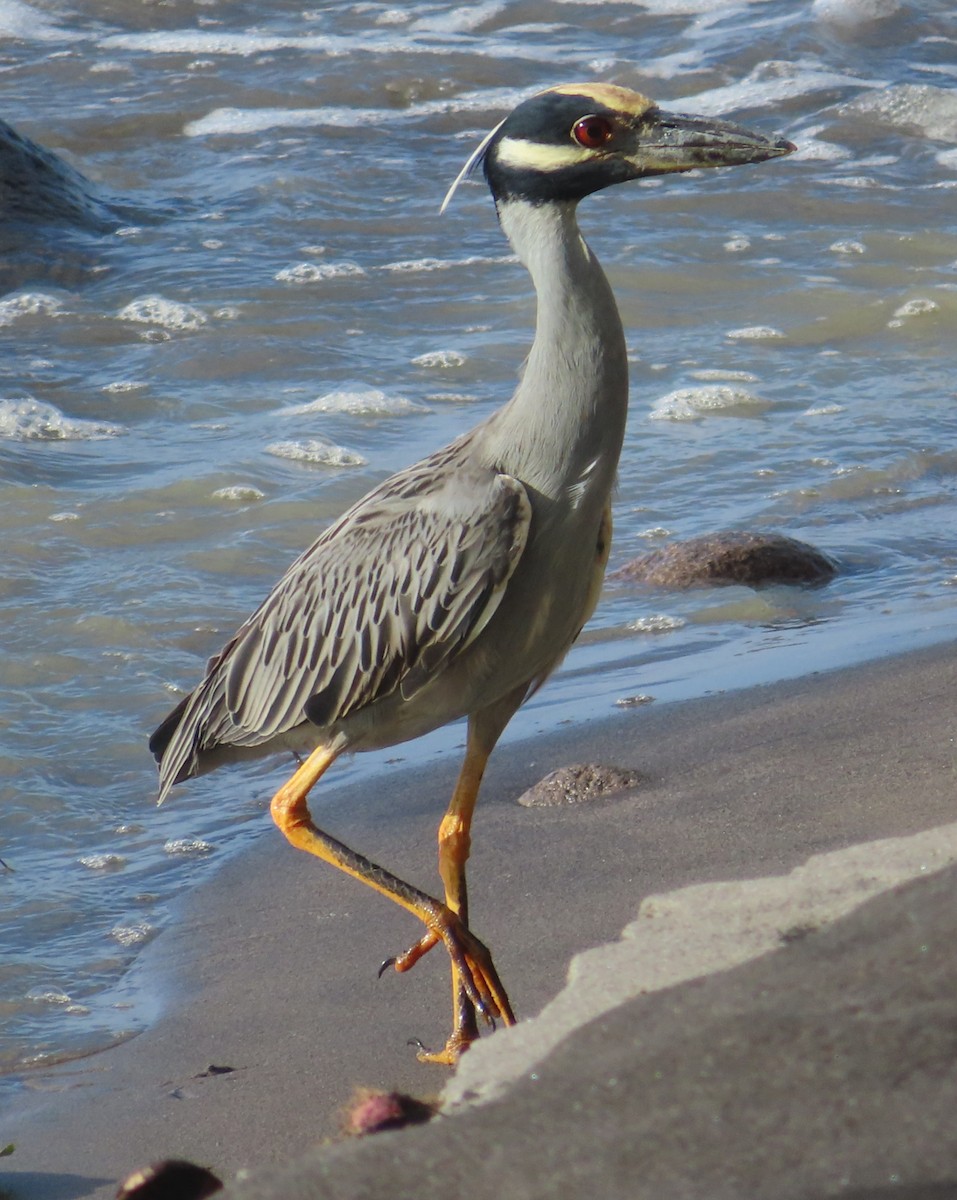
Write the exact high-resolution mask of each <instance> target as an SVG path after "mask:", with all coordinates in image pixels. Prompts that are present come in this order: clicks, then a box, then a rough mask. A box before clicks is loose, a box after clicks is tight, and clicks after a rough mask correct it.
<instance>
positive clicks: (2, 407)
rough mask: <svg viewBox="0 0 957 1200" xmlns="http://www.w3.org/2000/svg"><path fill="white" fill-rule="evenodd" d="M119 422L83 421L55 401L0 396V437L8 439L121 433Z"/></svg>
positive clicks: (45, 439) (78, 437)
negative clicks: (5, 398) (8, 398)
mask: <svg viewBox="0 0 957 1200" xmlns="http://www.w3.org/2000/svg"><path fill="white" fill-rule="evenodd" d="M125 432H126V430H125V429H124V428H123V426H122V425H114V424H113V423H112V422H109V421H86V420H82V419H81V418H79V417H68V416H66V415H65V414H64V413H62V412H61V411H60V410H59V409H58V408H57V407H56V406H55V405H53V404H48V403H47V402H46V401H44V400H35V399H34V398H33V397H32V396H28V397H25V398H24V399H21V400H2V399H0V438H6V439H7V440H8V441H12V442H74V441H96V440H99V439H101V438H110V437H117V436H119V435H120V434H123V433H125Z"/></svg>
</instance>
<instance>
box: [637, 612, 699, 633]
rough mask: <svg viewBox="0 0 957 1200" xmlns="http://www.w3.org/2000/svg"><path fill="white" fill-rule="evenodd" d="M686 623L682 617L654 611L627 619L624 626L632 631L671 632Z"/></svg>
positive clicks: (681, 627)
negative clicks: (650, 613) (631, 619)
mask: <svg viewBox="0 0 957 1200" xmlns="http://www.w3.org/2000/svg"><path fill="white" fill-rule="evenodd" d="M686 624H687V622H686V621H685V619H684V618H683V617H669V616H668V615H667V613H655V614H653V615H652V616H648V617H638V618H637V619H636V620H634V621H629V622H628V625H627V627H626V628H628V629H630V630H631V631H632V632H633V633H673V632H674V631H675V630H676V629H683V628H684V626H685V625H686Z"/></svg>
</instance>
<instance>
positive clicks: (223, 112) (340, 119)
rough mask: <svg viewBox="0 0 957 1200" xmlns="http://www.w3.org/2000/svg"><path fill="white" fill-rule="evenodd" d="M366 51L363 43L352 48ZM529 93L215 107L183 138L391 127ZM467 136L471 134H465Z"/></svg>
mask: <svg viewBox="0 0 957 1200" xmlns="http://www.w3.org/2000/svg"><path fill="white" fill-rule="evenodd" d="M357 48H358V49H367V48H368V47H367V46H366V44H365V42H363V44H362V45H361V46H356V45H353V46H352V47H351V50H350V52H354V51H355V50H356V49H357ZM528 94H529V89H527V88H525V89H519V88H488V89H486V90H484V91H478V92H465V93H463V94H462V95H461V96H448V97H443V98H441V99H437V100H427V101H424V102H422V103H420V104H416V105H415V106H414V107H411V108H409V109H408V110H407V111H401V110H397V109H394V108H349V107H347V106H342V107H338V106H333V105H325V106H323V107H322V108H216V109H213V111H212V112H209V113H207V114H206V116H205V117H198V118H197V119H196V120H195V121H189V122H187V124H186V125H184V126H183V133H184V134H185V136H186V137H207V136H209V135H211V134H246V133H262V132H263V131H264V130H267V129H273V128H276V127H280V128H282V127H288V128H296V129H301V128H311V127H314V126H326V127H328V126H333V127H337V128H340V129H355V128H357V127H358V126H362V125H394V124H395V123H396V122H397V121H402V120H408V121H417V122H418V121H421V119H422V118H423V117H428V116H430V115H433V114H444V113H460V112H465V113H467V112H489V113H499V114H501V113H502V112H504V111H506V110H508V109H510V108H514V107H515V105H516V104H517V103H518V102H519V100H521V99H523V98H524V97H525V96H527V95H528ZM469 136H470V137H471V136H472V135H469Z"/></svg>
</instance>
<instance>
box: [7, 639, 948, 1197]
mask: <svg viewBox="0 0 957 1200" xmlns="http://www.w3.org/2000/svg"><path fill="white" fill-rule="evenodd" d="M955 681H957V644H955V643H950V644H947V645H944V646H941V645H936V646H933V647H931V648H929V649H924V650H919V651H916V652H912V653H909V654H906V655H904V656H902V657H900V658H893V659H882V660H879V661H878V662H876V663H869V664H865V665H863V666H858V667H852V668H839V669H838V670H835V671H832V672H827V673H824V674H816V675H811V676H806V677H804V678H802V679H798V680H791V681H786V682H784V683H778V684H774V685H766V686H761V687H756V688H751V689H748V690H745V691H735V692H730V693H726V694H723V695H711V696H707V697H704V698H701V699H696V700H687V701H682V702H675V703H669V704H661V705H660V706H659V705H652V706H650V707H643V708H640V709H636V710H631V711H629V712H626V713H623V714H621V715H617V716H614V717H612V718H609V719H596V720H594V721H591V722H586V723H584V724H582V725H580V726H573V727H570V728H568V729H564V730H558V731H556V732H553V733H549V734H547V735H541V736H538V737H536V738H534V739H530V740H527V741H523V742H520V743H513V744H509V745H505V746H503V747H501V748H500V749H499V750H498V751H497V752H496V755H495V756H494V757H493V759H492V763H491V765H490V768H489V773H488V778H487V780H486V783H485V786H484V789H483V797H482V800H481V801H480V804H479V808H478V810H477V813H476V822H475V830H474V851H473V858H472V861H471V864H470V884H471V900H472V912H473V923H474V925H475V928H476V931H477V932H478V934H479V936H480V937H482V938H483V940H485V941H487V942H488V944H489V945H490V946H491V948H492V950H493V952H494V953H495V957H496V963H497V965H498V967H499V969H500V971H501V973H502V976H503V979H504V980H505V983H506V986H507V987H509V990H510V993H511V996H512V1000H513V1002H514V1003H515V1005H516V1008H517V1010H518V1012H519V1014H520V1015H525V1016H532V1015H533V1014H534V1013H537V1012H539V1011H540V1010H541V1008H542V1007H543V1006H544V1005H545V1004H547V1003H548V1002H549V1001H550V1000H552V999H553V998H554V997H555V996H556V995H557V994H558V993H559V992H560V991H561V990H562V987H563V984H564V981H565V974H566V969H567V965H568V962H569V960H570V959H571V958H572V956H573V955H574V954H576V953H578V952H580V951H582V950H585V949H588V948H590V947H592V946H597V945H602V944H606V943H612V942H615V941H617V940H618V938H619V936H620V934H621V931H622V930H623V929H624V928H625V927H626V926H627V925H629V924H630V923H631V922H632V921H634V919H635V916H636V913H637V911H638V908H639V904H640V902H641V901H642V900H643V899H645V898H647V897H648V896H649V895H651V894H661V893H673V892H676V891H679V890H680V889H683V888H687V887H689V886H690V885H701V884H706V883H717V882H719V881H736V880H737V881H740V880H745V879H753V878H764V877H769V876H775V877H777V876H781V875H786V874H787V873H788V872H791V871H793V870H794V869H795V868H796V867H799V866H800V865H801V864H802V863H804V862H805V861H806V860H807V859H808V858H810V857H812V856H814V855H819V854H822V853H825V852H829V851H836V850H841V849H846V848H849V847H852V846H855V845H858V844H860V843H876V842H877V841H878V840H880V839H888V838H892V839H893V838H905V837H909V836H912V835H914V834H917V833H920V832H921V831H923V830H926V829H929V828H932V827H934V826H937V825H943V824H945V823H947V822H948V821H950V820H952V819H953V816H954V813H953V793H952V785H953V774H954V766H953V764H954V741H953V738H954V732H953V727H952V722H950V721H949V720H948V717H949V714H950V713H951V712H952V702H951V698H952V697H953V695H954V683H955ZM581 761H592V762H601V763H604V764H606V765H615V766H627V767H632V768H634V769H637V770H638V771H639V773H640V775H641V777H642V782H641V784H640V785H639V787H638V788H637V789H635V790H634V791H633V792H630V793H624V794H622V795H621V796H619V797H611V798H608V799H606V800H600V801H597V802H592V803H589V804H582V805H577V806H573V807H563V808H558V809H525V808H521V807H520V806H518V805H517V804H515V799H516V798H517V796H518V795H519V794H520V793H521V792H522V791H523V790H524V789H525V788H526V787H528V786H529V785H530V784H532V783H534V782H536V781H537V780H538V779H540V778H541V777H542V776H543V775H545V774H547V773H548V771H550V770H552V769H553V768H554V767H557V766H559V765H562V764H564V763H568V762H581ZM456 768H457V764H456V763H455V761H454V760H453V759H452V757H451V756H448V757H447V759H443V761H442V762H440V763H439V764H437V765H436V766H434V767H429V768H427V769H425V770H422V769H421V768H406V769H402V770H400V771H397V772H395V773H394V774H393V775H392V777H391V778H390V777H389V776H388V775H387V774H384V775H383V776H382V782H383V784H385V783H389V784H390V785H391V786H392V788H393V789H394V796H393V795H392V794H391V792H390V788H387V787H385V786H383V787H381V788H379V789H378V790H377V792H376V794H375V796H374V797H371V798H370V796H369V790H370V789H369V787H368V783H367V782H360V783H359V784H355V785H350V786H349V787H348V788H345V789H343V791H342V794H341V795H337V796H336V799H335V802H334V806H333V812H334V819H335V820H336V822H337V823H338V822H339V821H340V819H341V818H342V817H343V816H344V814H346V813H347V812H348V822H344V823H343V824H342V826H341V827H340V826H339V825H338V824H337V826H336V827H335V828H334V830H333V832H335V833H336V834H337V835H341V836H342V837H343V838H344V839H345V840H347V841H348V842H349V843H350V844H351V845H353V846H355V847H356V848H358V849H359V850H361V851H362V852H363V853H365V854H368V855H369V856H370V857H372V858H374V859H376V860H378V861H382V862H384V864H385V865H387V866H388V867H389V868H390V869H392V870H394V871H396V873H398V874H399V875H400V876H402V877H404V878H407V879H409V880H410V881H411V882H416V883H420V884H423V885H424V886H426V887H428V888H434V886H435V882H434V881H435V868H434V857H435V855H434V839H435V830H436V827H437V824H438V819H439V816H440V814H441V812H442V811H443V810H444V805H445V802H446V799H447V797H448V794H449V792H450V789H451V784H452V780H453V778H454V775H455V771H456ZM360 798H361V800H362V804H361V805H357V807H356V808H355V809H354V810H349V809H348V805H349V802H350V800H351V799H356V800H358V799H360ZM393 805H394V811H390V808H391V807H392V806H393ZM271 832H272V831H271ZM697 911H698V914H699V917H702V918H703V915H704V913H703V911H702V910H700V908H699V910H697ZM415 936H417V933H416V930H415V928H414V923H412V922H410V921H409V918H408V917H407V916H406V915H405V914H403V913H402V912H401V911H400V910H398V909H395V908H394V906H391V905H389V904H388V903H387V902H385V901H383V900H382V899H380V898H379V897H376V896H375V895H374V894H372V893H371V891H369V889H363V888H361V887H360V886H359V885H358V884H355V883H354V882H352V881H351V880H348V879H346V878H345V877H343V876H341V875H340V874H339V873H337V872H333V871H331V869H328V868H324V867H323V866H322V864H319V863H315V862H313V861H312V860H310V859H308V858H307V856H305V855H301V854H296V852H295V851H293V850H292V849H291V848H289V847H287V846H286V845H285V844H284V843H283V842H282V840H281V838H279V837H278V835H274V836H273V837H270V838H264V839H263V841H262V842H259V841H258V840H257V843H256V844H255V845H254V846H252V847H250V848H248V849H247V850H244V851H243V853H242V854H240V855H238V856H236V857H234V858H232V859H230V860H228V861H227V862H225V863H224V864H223V866H222V867H221V868H220V869H219V870H218V871H217V872H216V873H215V875H214V876H213V878H212V879H211V880H209V881H208V882H206V883H203V884H201V885H200V886H199V887H198V888H196V889H194V890H193V891H191V892H190V893H189V894H188V895H187V896H185V897H184V898H183V900H182V902H181V912H180V914H179V919H177V920H176V921H175V922H174V924H173V925H172V927H170V928H169V929H168V930H167V931H166V932H164V934H163V935H161V937H160V938H158V939H157V940H156V942H154V943H153V944H152V945H151V946H150V947H148V948H147V950H146V951H145V952H144V955H143V959H142V961H141V962H140V963H139V964H138V965H137V968H136V969H137V970H140V971H143V972H147V973H149V974H150V977H151V978H152V979H153V980H156V981H158V982H159V983H160V985H161V987H162V990H163V992H164V993H165V998H166V1001H167V1003H166V1006H165V1009H164V1012H163V1013H162V1015H161V1016H160V1017H159V1019H158V1021H156V1022H155V1023H154V1024H153V1025H152V1026H151V1027H150V1028H149V1029H147V1030H146V1031H144V1032H143V1033H141V1034H140V1035H138V1036H137V1037H135V1038H133V1039H131V1040H130V1041H128V1042H125V1043H123V1044H121V1045H120V1046H117V1047H114V1048H111V1049H109V1050H106V1051H103V1052H101V1053H99V1054H96V1055H93V1056H91V1057H89V1058H86V1059H79V1060H73V1061H71V1062H68V1063H64V1064H61V1065H59V1066H57V1067H51V1068H44V1069H42V1070H40V1071H35V1072H32V1073H31V1074H30V1075H29V1076H28V1077H27V1076H25V1077H24V1081H25V1086H24V1087H23V1088H22V1089H21V1091H20V1094H19V1095H18V1096H17V1111H16V1112H15V1113H8V1114H7V1115H6V1116H5V1117H4V1118H3V1120H2V1122H0V1142H2V1143H3V1144H6V1143H8V1142H13V1143H15V1145H16V1151H15V1153H14V1155H13V1156H11V1157H10V1158H8V1159H5V1160H4V1162H3V1168H4V1169H3V1171H2V1172H0V1180H2V1183H0V1194H3V1189H6V1191H7V1193H8V1194H9V1195H10V1196H13V1197H16V1198H17V1200H55V1198H56V1197H67V1196H76V1197H85V1196H91V1197H106V1196H112V1195H113V1193H114V1191H115V1186H116V1180H117V1179H119V1178H121V1177H123V1176H124V1175H125V1174H126V1173H127V1172H128V1171H130V1170H132V1169H133V1168H135V1167H137V1166H142V1165H145V1163H147V1162H150V1161H155V1160H157V1159H159V1158H164V1157H186V1158H192V1159H193V1160H195V1161H197V1162H201V1163H203V1164H205V1165H208V1166H210V1167H211V1168H212V1169H214V1170H215V1171H217V1173H219V1174H220V1175H221V1176H222V1177H223V1178H224V1179H227V1180H229V1179H232V1178H234V1177H235V1174H236V1172H237V1171H239V1170H241V1169H247V1168H252V1169H254V1170H255V1171H258V1170H260V1169H268V1168H269V1167H270V1165H275V1164H279V1163H284V1162H285V1161H286V1160H287V1159H289V1158H292V1157H294V1156H296V1155H298V1154H300V1153H302V1152H303V1151H305V1150H307V1149H309V1148H310V1147H311V1146H315V1145H316V1144H318V1143H321V1142H323V1141H324V1140H326V1139H329V1138H334V1137H335V1135H336V1131H337V1113H338V1112H339V1111H340V1110H341V1108H342V1106H343V1105H344V1104H345V1103H346V1102H347V1101H348V1098H349V1095H350V1094H351V1092H352V1090H353V1088H354V1087H356V1086H370V1087H380V1088H386V1089H391V1088H396V1089H399V1090H404V1091H410V1092H412V1093H414V1094H416V1095H418V1096H423V1097H428V1096H435V1095H436V1094H437V1093H438V1092H439V1091H440V1090H441V1089H442V1087H443V1086H444V1085H445V1084H446V1083H447V1081H448V1072H447V1071H445V1070H444V1069H441V1068H436V1067H426V1066H423V1065H421V1064H419V1063H417V1062H416V1061H415V1058H414V1053H413V1051H411V1050H410V1049H409V1048H408V1046H407V1042H408V1040H409V1038H412V1037H419V1038H421V1039H422V1040H423V1041H424V1042H427V1043H432V1044H437V1043H440V1041H441V1039H443V1038H444V1036H445V1033H446V1032H447V1029H446V1023H447V1020H448V1016H449V1014H448V1011H447V1009H448V997H447V990H448V988H447V966H446V963H445V962H444V961H442V956H440V955H438V954H434V955H429V956H428V958H427V959H426V960H424V961H423V963H421V964H419V965H418V966H417V967H416V969H415V970H414V971H412V972H410V973H409V974H408V975H406V976H403V977H398V976H393V975H388V974H387V975H386V977H384V978H383V979H382V980H380V981H376V979H375V970H376V968H377V966H378V963H379V962H380V961H381V960H382V959H383V958H385V957H386V956H387V955H388V954H390V953H394V952H396V951H397V950H401V949H402V948H404V947H405V945H406V944H408V942H409V941H410V940H411V939H412V938H413V937H415ZM772 957H775V956H772ZM709 969H710V970H713V969H714V967H713V965H712V967H711V968H709ZM174 995H175V997H176V998H175V1001H174V1000H173V999H172V997H173V996H174ZM533 1026H534V1021H528V1022H525V1023H524V1024H523V1023H520V1024H519V1026H518V1028H517V1029H516V1030H515V1031H509V1032H508V1034H506V1033H505V1031H500V1033H498V1034H496V1035H495V1038H494V1039H490V1040H489V1041H488V1046H489V1047H492V1046H493V1045H495V1044H500V1045H502V1046H504V1045H505V1042H504V1039H505V1037H507V1036H513V1035H517V1036H519V1037H520V1036H522V1034H523V1030H524V1029H526V1028H527V1029H529V1030H531V1029H532V1027H533ZM568 1040H569V1041H571V1042H573V1041H574V1040H575V1039H574V1038H570V1039H568ZM561 1049H562V1047H559V1048H558V1050H556V1051H555V1053H556V1054H559V1053H560V1051H561ZM489 1053H491V1051H489ZM483 1058H485V1046H484V1044H483V1045H482V1046H481V1047H480V1048H479V1049H478V1050H476V1051H473V1052H472V1053H471V1054H470V1055H469V1056H468V1057H467V1059H466V1060H465V1063H466V1064H467V1066H468V1074H469V1076H470V1077H471V1074H472V1072H473V1070H481V1069H482V1065H483V1064H482V1060H483ZM210 1065H216V1066H230V1067H232V1068H233V1070H232V1071H231V1072H228V1073H223V1074H218V1075H216V1074H210V1073H208V1068H209V1067H210ZM465 1073H466V1072H465V1068H464V1067H463V1074H465ZM91 1102H92V1103H91ZM503 1103H507V1101H503ZM429 1128H430V1127H426V1129H424V1130H423V1131H422V1135H425V1134H427V1132H428V1129H429ZM401 1136H404V1135H390V1137H401ZM377 1140H378V1139H367V1140H366V1141H365V1142H363V1143H361V1144H360V1143H356V1144H355V1146H354V1148H350V1149H349V1150H348V1151H345V1150H342V1149H338V1150H336V1151H335V1152H334V1154H333V1157H334V1158H335V1160H336V1161H337V1162H339V1161H341V1160H344V1159H346V1158H350V1157H354V1156H356V1155H357V1156H358V1158H359V1159H361V1157H362V1148H363V1147H364V1146H365V1145H372V1144H373V1143H374V1142H376V1141H377ZM349 1146H350V1147H352V1143H350V1144H349ZM357 1161H358V1160H357ZM357 1169H358V1168H357ZM244 1194H245V1193H244ZM317 1194H324V1193H317ZM330 1194H332V1193H330ZM335 1194H340V1193H338V1192H337V1193H335ZM341 1194H343V1195H345V1194H348V1193H347V1192H342V1193H341ZM480 1194H484V1193H480Z"/></svg>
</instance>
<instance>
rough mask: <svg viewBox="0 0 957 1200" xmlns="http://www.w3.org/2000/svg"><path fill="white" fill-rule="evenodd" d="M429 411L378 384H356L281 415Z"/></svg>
mask: <svg viewBox="0 0 957 1200" xmlns="http://www.w3.org/2000/svg"><path fill="white" fill-rule="evenodd" d="M428 411H429V410H428V409H427V408H426V406H425V405H424V404H416V403H415V401H413V400H407V399H406V398H405V397H404V396H390V395H388V394H387V393H386V392H383V391H381V390H380V389H379V388H357V389H355V390H354V391H337V392H327V393H326V394H325V395H324V396H318V397H317V398H316V399H315V400H309V401H307V402H306V403H305V404H294V405H291V406H290V407H289V408H283V409H281V410H280V415H281V416H284V417H300V416H306V415H308V414H309V413H346V414H347V415H348V416H351V417H395V416H404V415H405V414H406V413H421V412H428Z"/></svg>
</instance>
